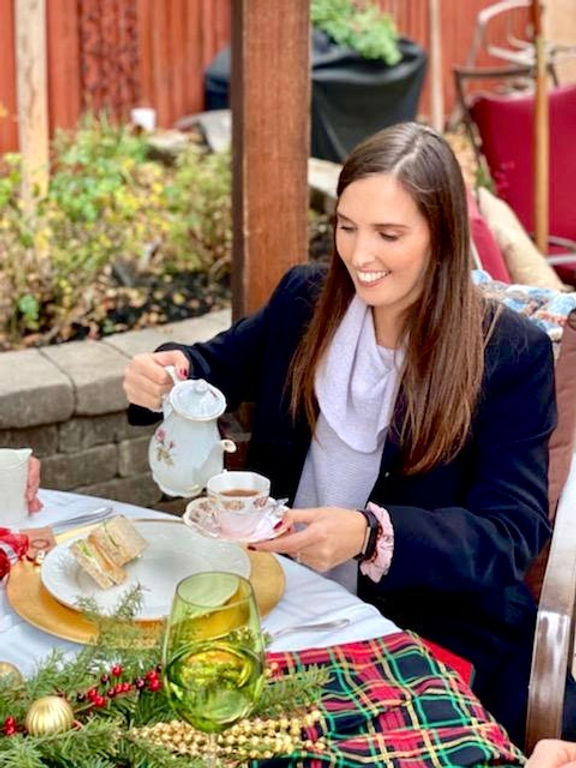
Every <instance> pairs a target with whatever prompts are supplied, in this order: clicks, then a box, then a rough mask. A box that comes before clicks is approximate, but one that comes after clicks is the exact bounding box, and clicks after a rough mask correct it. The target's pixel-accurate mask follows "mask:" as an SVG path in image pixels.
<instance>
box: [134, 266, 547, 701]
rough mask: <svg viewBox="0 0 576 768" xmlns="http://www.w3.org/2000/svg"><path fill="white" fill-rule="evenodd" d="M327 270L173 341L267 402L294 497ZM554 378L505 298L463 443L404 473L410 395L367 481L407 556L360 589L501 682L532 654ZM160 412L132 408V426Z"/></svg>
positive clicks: (233, 393) (269, 427)
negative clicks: (426, 467) (507, 662)
mask: <svg viewBox="0 0 576 768" xmlns="http://www.w3.org/2000/svg"><path fill="white" fill-rule="evenodd" d="M324 275H325V270H323V269H322V268H319V267H316V266H313V265H305V266H301V267H296V268H294V269H292V270H290V271H289V272H288V273H287V274H286V275H285V277H284V278H283V280H282V281H281V283H280V284H279V286H278V288H277V289H276V291H275V292H274V294H273V296H272V297H271V299H270V301H269V302H268V304H267V305H266V306H265V307H264V308H262V309H261V310H260V311H258V312H256V313H255V314H254V315H251V316H250V317H247V318H244V319H242V320H240V321H239V322H237V323H235V324H234V325H233V326H232V327H231V328H230V329H228V330H226V331H224V332H223V333H220V334H219V335H218V336H216V337H215V338H214V339H212V340H211V341H208V342H206V343H201V344H195V345H193V346H191V347H186V346H182V345H177V344H165V345H163V346H162V347H161V348H162V349H170V348H172V349H173V348H178V349H182V350H183V351H184V352H185V353H186V355H187V356H188V357H189V359H190V362H191V372H192V375H193V376H194V377H203V378H205V379H207V380H208V381H210V382H211V383H212V384H214V385H215V386H216V387H218V388H219V389H221V390H222V391H223V392H224V394H225V395H226V399H227V401H228V406H229V408H230V409H235V408H236V407H237V406H238V405H239V404H240V403H242V402H244V401H248V402H253V403H254V404H255V407H254V415H253V424H252V439H251V443H250V447H249V451H248V459H247V463H248V465H249V467H250V468H251V469H254V470H256V471H258V472H260V473H262V474H264V475H267V476H268V477H270V478H271V480H272V493H273V495H275V496H277V497H284V496H287V497H288V498H289V499H290V500H292V499H293V498H294V496H295V493H296V489H297V487H298V482H299V478H300V474H301V471H302V467H303V465H304V460H305V458H306V454H307V452H308V448H309V445H310V440H311V434H310V430H309V428H308V425H307V423H306V421H305V419H304V418H299V419H298V420H297V421H296V423H294V422H293V419H292V417H291V415H290V413H289V407H288V404H289V393H288V391H287V388H286V382H287V379H288V372H289V369H290V364H291V360H292V356H293V354H294V351H295V349H296V347H297V345H298V342H299V340H300V338H301V337H302V333H303V331H304V329H305V328H306V326H307V324H308V322H309V320H310V317H311V314H312V311H313V308H314V304H315V301H316V298H317V296H318V293H319V290H320V287H321V285H322V282H323V279H324ZM446 375H448V376H449V375H450V371H446ZM553 377H554V366H553V357H552V349H551V344H550V341H549V339H548V337H547V335H546V334H545V333H544V332H543V331H541V330H540V329H538V328H537V327H535V326H534V325H533V324H532V323H530V322H529V321H527V320H526V319H525V318H523V317H521V316H520V315H518V314H516V313H514V312H512V311H509V310H507V309H503V311H502V312H501V313H500V314H499V316H498V319H497V321H496V323H495V328H494V331H493V333H492V335H491V337H490V340H489V342H488V344H487V346H486V351H485V371H484V378H483V384H482V390H481V397H480V401H479V404H478V407H477V409H476V413H475V415H474V418H473V422H472V427H471V432H470V436H469V438H468V440H467V442H466V444H465V446H464V448H463V449H462V450H461V451H460V452H459V453H458V455H457V456H456V457H455V458H454V459H453V460H451V461H450V462H448V463H444V464H441V465H439V466H437V467H435V468H434V469H432V470H430V471H428V472H424V473H421V474H416V475H403V474H402V473H401V471H400V441H399V437H398V429H397V428H396V427H395V425H397V423H398V422H399V418H400V416H401V413H402V393H401V392H400V395H399V397H398V401H397V404H396V408H395V416H394V419H393V423H392V425H391V428H390V429H389V431H388V432H389V434H388V437H387V441H386V445H385V448H384V452H383V456H382V462H381V466H380V472H379V475H378V478H377V480H376V483H375V485H374V487H373V488H372V489H366V494H367V500H368V499H369V500H371V501H373V502H375V503H377V504H379V505H381V506H384V507H385V508H386V509H387V510H388V512H389V513H390V517H391V520H392V524H393V527H394V555H393V558H392V564H391V567H390V570H389V572H388V574H387V575H386V576H385V577H384V578H383V579H382V580H381V582H380V583H378V584H374V583H373V582H371V581H370V580H369V579H367V578H364V577H361V579H360V584H359V593H360V595H361V596H362V597H364V598H365V599H367V600H369V601H370V602H373V603H374V604H376V605H377V606H378V607H379V608H380V609H381V610H382V611H383V613H385V615H387V616H388V617H390V618H391V619H393V620H395V621H396V622H397V623H398V624H399V625H400V626H402V627H406V628H409V629H413V630H416V631H418V632H420V633H421V634H422V635H424V636H425V637H428V638H429V639H431V640H434V641H436V642H439V643H441V644H442V645H444V646H445V647H447V648H449V649H451V650H453V651H454V652H456V653H459V654H460V655H462V656H464V657H465V658H468V659H469V660H470V661H472V662H473V663H474V664H475V666H476V669H477V675H478V677H477V680H478V685H479V686H482V685H483V684H484V683H483V681H484V680H485V679H486V675H487V674H488V675H489V677H490V678H491V679H492V683H490V684H488V683H486V685H489V687H490V685H493V680H494V658H495V657H497V658H500V659H504V658H510V657H515V656H516V657H517V656H519V655H520V653H521V652H522V653H523V654H524V655H525V656H526V654H528V657H529V651H530V648H531V637H532V631H533V621H534V605H533V603H532V601H531V599H530V596H529V594H528V592H527V590H526V589H525V588H524V585H523V583H522V582H523V577H524V573H525V571H526V569H527V567H528V565H529V564H530V562H531V561H532V560H533V558H534V557H535V556H536V555H537V554H538V552H539V551H540V550H541V549H542V547H543V545H544V544H545V542H546V540H547V539H548V537H549V534H550V526H549V522H548V517H547V509H548V504H547V469H548V438H549V435H550V433H551V431H552V429H553V427H554V426H555V421H556V411H555V400H554V378H553ZM154 418H157V416H152V414H151V413H150V412H149V411H145V410H144V409H140V408H135V407H134V406H131V408H130V419H131V421H132V422H133V423H144V422H150V421H152V420H153V419H154ZM343 471H345V468H343ZM520 649H522V651H521V650H520ZM483 670H484V671H483Z"/></svg>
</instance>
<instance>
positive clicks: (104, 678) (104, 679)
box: [100, 675, 110, 685]
mask: <svg viewBox="0 0 576 768" xmlns="http://www.w3.org/2000/svg"><path fill="white" fill-rule="evenodd" d="M109 681H110V675H100V682H101V683H102V685H106V683H108V682H109Z"/></svg>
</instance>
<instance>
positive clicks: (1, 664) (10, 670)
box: [0, 661, 24, 688]
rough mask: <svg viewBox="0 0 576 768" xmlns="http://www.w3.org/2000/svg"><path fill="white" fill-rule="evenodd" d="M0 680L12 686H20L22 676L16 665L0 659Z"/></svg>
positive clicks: (22, 683) (22, 680) (21, 684)
mask: <svg viewBox="0 0 576 768" xmlns="http://www.w3.org/2000/svg"><path fill="white" fill-rule="evenodd" d="M0 682H1V683H9V684H10V685H11V686H12V687H14V688H22V686H23V685H24V678H23V677H22V674H21V672H20V670H19V669H18V667H16V666H14V664H10V662H9V661H0Z"/></svg>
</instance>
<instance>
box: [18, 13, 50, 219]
mask: <svg viewBox="0 0 576 768" xmlns="http://www.w3.org/2000/svg"><path fill="white" fill-rule="evenodd" d="M14 6H15V19H14V21H15V24H14V27H15V37H16V81H17V92H18V136H19V142H20V152H21V153H22V159H23V168H22V170H23V176H22V199H23V202H24V206H25V209H26V210H27V211H28V212H30V209H31V205H32V195H33V191H34V189H35V188H36V189H37V190H38V192H39V194H40V195H44V194H45V193H46V190H47V188H48V172H49V169H48V98H47V89H46V79H47V78H46V8H45V0H17V2H16V3H15V4H14Z"/></svg>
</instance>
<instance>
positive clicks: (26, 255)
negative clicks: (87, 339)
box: [0, 118, 232, 346]
mask: <svg viewBox="0 0 576 768" xmlns="http://www.w3.org/2000/svg"><path fill="white" fill-rule="evenodd" d="M148 149H149V148H148V143H147V140H146V138H145V137H144V136H138V135H134V134H132V133H131V132H130V131H129V130H128V129H127V128H125V127H122V126H120V127H119V126H114V125H112V124H110V123H109V122H108V121H107V120H106V119H105V118H99V119H98V120H96V119H94V118H86V119H85V120H84V121H83V123H82V125H81V127H80V128H79V130H78V131H77V132H76V133H73V134H71V133H64V132H60V133H59V134H58V135H57V137H56V139H55V140H54V142H53V147H52V152H51V156H52V169H51V178H50V185H49V189H48V193H47V195H46V197H44V198H36V199H35V200H34V208H33V213H32V214H31V215H29V216H27V215H25V211H24V207H23V204H22V201H21V199H20V197H19V189H20V181H21V167H20V157H19V156H18V155H5V156H4V158H2V159H0V312H1V314H0V336H1V337H3V340H4V346H7V343H6V341H7V340H8V341H9V343H10V344H12V345H16V344H18V343H20V342H21V341H22V339H23V338H24V337H26V336H27V335H29V334H39V335H40V336H41V337H42V339H41V340H43V341H46V340H50V339H51V338H54V337H57V336H58V335H59V334H60V332H61V331H62V329H63V328H64V327H66V326H68V325H70V324H71V323H72V322H74V321H75V319H78V318H82V319H83V320H85V319H86V318H87V317H88V318H89V317H90V314H91V313H92V312H94V311H96V309H97V307H96V303H97V301H98V296H97V294H96V291H95V285H96V283H97V282H98V281H99V280H100V279H102V277H103V276H105V275H106V274H109V273H110V271H111V267H112V265H113V263H114V262H115V261H116V260H118V259H121V260H122V261H128V262H131V263H132V264H133V265H134V269H135V270H138V269H143V268H146V267H147V268H153V269H155V270H157V271H163V270H168V271H170V270H177V269H187V270H195V269H202V270H210V269H217V270H218V272H219V273H222V272H223V271H225V270H226V269H228V267H229V262H230V250H231V237H232V235H231V224H230V220H231V214H230V208H231V206H230V170H229V163H230V158H229V155H221V156H215V155H214V156H212V155H207V154H205V153H204V152H202V151H201V150H200V149H198V148H197V147H193V146H191V147H190V149H189V150H186V151H185V152H184V153H183V155H182V157H181V158H180V160H179V162H178V164H177V167H176V168H169V167H166V166H164V165H162V164H160V163H158V162H153V161H150V160H148V159H147V157H148ZM152 252H153V253H154V257H153V260H150V258H149V254H150V253H152ZM32 340H33V341H34V340H35V337H33V339H32Z"/></svg>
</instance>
